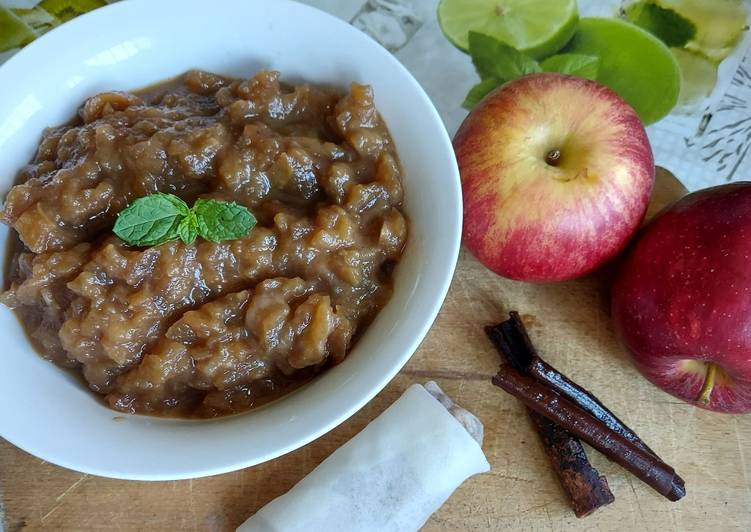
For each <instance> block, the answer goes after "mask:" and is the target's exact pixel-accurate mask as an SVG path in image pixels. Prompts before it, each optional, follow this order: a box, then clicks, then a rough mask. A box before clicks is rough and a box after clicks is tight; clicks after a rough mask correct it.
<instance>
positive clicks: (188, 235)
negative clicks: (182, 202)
mask: <svg viewBox="0 0 751 532" xmlns="http://www.w3.org/2000/svg"><path fill="white" fill-rule="evenodd" d="M177 234H178V236H179V237H180V240H182V241H183V242H185V243H186V244H192V243H193V242H195V240H196V237H198V219H197V218H196V215H195V213H194V212H193V211H190V212H189V213H188V215H187V216H186V217H185V218H183V219H182V220H181V221H180V224H179V225H178V226H177Z"/></svg>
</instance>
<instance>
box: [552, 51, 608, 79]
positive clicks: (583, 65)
mask: <svg viewBox="0 0 751 532" xmlns="http://www.w3.org/2000/svg"><path fill="white" fill-rule="evenodd" d="M541 66H542V70H543V71H545V72H560V73H561V74H570V75H572V76H579V77H580V78H587V79H597V73H598V71H599V70H600V58H599V57H597V56H594V55H584V54H558V55H553V56H550V57H548V58H547V59H545V60H544V61H543V62H542V63H541Z"/></svg>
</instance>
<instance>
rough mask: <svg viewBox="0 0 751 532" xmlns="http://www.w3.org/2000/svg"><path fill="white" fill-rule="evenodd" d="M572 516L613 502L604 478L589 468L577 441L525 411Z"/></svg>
mask: <svg viewBox="0 0 751 532" xmlns="http://www.w3.org/2000/svg"><path fill="white" fill-rule="evenodd" d="M528 412H529V417H530V418H532V421H533V422H534V424H535V426H536V427H537V433H538V434H539V435H540V439H541V440H542V444H543V446H544V447H545V452H546V453H547V455H548V458H550V462H551V463H552V464H553V470H554V471H555V474H556V475H558V480H559V481H560V483H561V486H562V487H563V489H564V490H565V491H566V493H567V494H568V495H569V498H570V499H571V506H572V508H573V509H574V513H575V514H576V517H586V516H588V515H589V514H591V513H592V512H594V511H595V510H597V509H598V508H599V507H601V506H605V505H607V504H610V503H611V502H613V501H614V500H615V497H614V496H613V493H612V492H611V491H610V488H609V487H608V481H607V479H606V478H605V476H604V475H600V473H599V472H598V471H597V469H595V468H594V467H592V464H590V463H589V459H588V458H587V453H586V452H585V451H584V447H583V446H582V444H581V442H580V441H579V438H577V437H576V436H573V435H571V433H570V432H568V431H566V430H564V429H562V428H561V427H559V426H558V425H556V424H555V423H553V422H552V421H550V420H549V419H547V418H545V417H544V416H541V415H540V414H538V413H537V412H535V411H533V410H528Z"/></svg>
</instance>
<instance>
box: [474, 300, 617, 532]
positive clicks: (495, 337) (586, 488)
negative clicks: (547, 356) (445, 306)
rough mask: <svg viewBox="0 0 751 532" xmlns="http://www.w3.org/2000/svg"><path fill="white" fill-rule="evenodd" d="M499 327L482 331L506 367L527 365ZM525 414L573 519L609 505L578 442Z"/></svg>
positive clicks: (599, 477) (599, 479)
mask: <svg viewBox="0 0 751 532" xmlns="http://www.w3.org/2000/svg"><path fill="white" fill-rule="evenodd" d="M517 316H518V314H517ZM519 321H521V320H519ZM502 325H503V324H500V325H496V326H489V327H486V328H485V332H486V333H487V335H488V337H489V338H490V340H491V341H492V342H493V344H494V345H495V346H496V348H497V349H498V351H499V352H500V353H501V355H502V356H503V358H504V359H505V360H506V362H507V363H509V364H511V365H513V366H515V367H524V366H526V365H528V362H529V360H528V359H527V355H528V352H525V351H523V350H519V349H511V348H510V345H509V343H508V340H509V338H507V337H506V334H504V331H503V328H502ZM530 345H531V344H530ZM532 351H533V350H532ZM527 413H528V414H529V416H530V418H531V419H532V422H533V423H534V425H535V428H536V429H537V433H538V435H539V436H540V440H541V441H542V444H543V447H544V448H545V452H546V454H547V455H548V457H549V458H550V461H551V463H552V465H553V469H554V471H555V473H556V475H557V476H558V480H559V482H560V483H561V486H562V487H563V489H564V491H566V493H567V495H568V497H569V500H570V501H571V506H572V508H573V509H574V513H575V514H576V516H577V517H586V516H587V515H589V514H591V513H592V512H594V511H595V510H597V509H598V508H600V507H601V506H605V505H607V504H610V503H611V502H613V501H614V500H615V497H614V496H613V493H612V492H611V491H610V488H609V487H608V482H607V480H606V479H605V477H604V476H602V475H600V473H599V472H598V471H597V469H595V468H594V467H593V466H592V464H590V462H589V459H588V458H587V453H586V451H585V450H584V447H583V446H582V444H581V442H580V441H579V439H578V438H577V437H576V436H574V435H573V434H571V433H570V432H568V431H566V430H564V429H562V428H561V427H559V426H558V425H556V424H555V423H553V422H551V421H549V420H548V419H546V418H545V417H544V416H541V415H540V414H538V413H537V412H535V411H533V410H530V409H527Z"/></svg>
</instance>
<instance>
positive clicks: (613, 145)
mask: <svg viewBox="0 0 751 532" xmlns="http://www.w3.org/2000/svg"><path fill="white" fill-rule="evenodd" d="M454 149H455V151H456V157H457V160H458V162H459V170H460V173H461V179H462V189H463V193H464V235H463V236H464V243H465V244H466V246H467V247H468V248H469V250H470V251H471V252H472V253H473V254H474V255H475V256H476V257H477V258H478V259H479V260H480V262H482V263H483V264H484V265H485V266H487V267H488V268H490V269H491V270H493V271H494V272H496V273H498V274H500V275H503V276H504V277H510V278H512V279H521V280H525V281H559V280H563V279H571V278H574V277H579V276H581V275H584V274H586V273H589V272H591V271H592V270H594V269H596V268H597V267H599V266H601V265H602V264H603V263H605V262H607V261H608V260H609V259H611V258H613V257H614V256H615V255H617V254H618V253H619V252H620V251H621V250H622V249H623V248H624V247H625V245H626V243H627V242H628V240H629V238H630V237H631V236H632V235H633V233H634V232H635V231H636V229H637V228H638V227H639V225H640V223H641V221H642V218H643V217H644V213H645V212H646V209H647V204H648V202H649V195H650V193H651V192H652V187H653V185H654V172H655V167H654V160H653V158H652V150H651V148H650V146H649V141H648V139H647V135H646V133H645V132H644V127H643V126H642V123H641V122H640V121H639V117H638V116H637V115H636V112H635V111H634V110H633V109H632V108H631V107H630V106H629V105H628V104H627V103H626V102H625V101H623V99H621V98H620V97H619V96H618V95H617V94H616V93H614V92H613V91H612V90H610V89H608V88H607V87H605V86H604V85H600V84H599V83H596V82H594V81H589V80H586V79H582V78H577V77H574V76H567V75H563V74H554V73H542V74H531V75H528V76H524V77H522V78H518V79H515V80H513V81H511V82H509V83H506V84H505V85H503V86H502V87H500V88H498V89H496V90H495V91H493V92H491V93H490V94H489V95H488V96H486V97H485V98H484V99H483V100H482V101H481V102H480V103H479V104H478V105H477V106H476V107H475V108H474V109H473V110H472V112H471V113H470V114H469V116H467V118H466V119H465V120H464V122H463V123H462V125H461V127H460V128H459V131H458V132H457V133H456V136H455V137H454Z"/></svg>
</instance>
